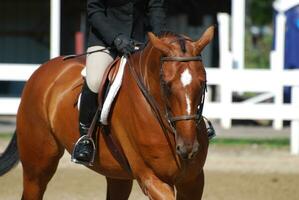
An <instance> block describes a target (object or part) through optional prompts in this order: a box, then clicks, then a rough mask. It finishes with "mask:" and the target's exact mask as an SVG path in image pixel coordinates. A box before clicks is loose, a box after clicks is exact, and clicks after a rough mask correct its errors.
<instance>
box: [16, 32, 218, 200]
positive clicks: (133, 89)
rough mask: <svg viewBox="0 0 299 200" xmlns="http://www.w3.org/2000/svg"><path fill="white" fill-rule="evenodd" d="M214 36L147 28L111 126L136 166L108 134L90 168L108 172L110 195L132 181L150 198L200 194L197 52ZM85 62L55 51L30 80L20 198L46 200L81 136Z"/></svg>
mask: <svg viewBox="0 0 299 200" xmlns="http://www.w3.org/2000/svg"><path fill="white" fill-rule="evenodd" d="M213 35H214V27H210V28H208V29H207V30H206V31H205V32H204V34H203V35H202V37H201V38H200V39H198V40H197V41H192V40H191V39H190V38H188V37H186V36H181V35H177V34H173V33H170V32H168V33H165V34H162V35H161V36H159V37H158V36H155V35H154V34H152V33H149V34H148V37H149V42H148V43H147V45H146V46H145V47H144V48H143V49H142V50H140V51H138V52H136V53H134V54H133V55H131V56H130V57H129V58H128V62H127V64H126V68H125V72H124V77H123V83H122V87H121V88H120V90H119V93H118V95H117V97H116V99H115V103H114V105H113V108H112V110H111V116H110V126H109V127H110V132H111V134H112V135H113V137H114V138H115V140H116V141H117V143H118V145H119V146H120V147H121V150H122V151H123V153H124V155H125V157H126V159H127V161H128V164H129V166H130V169H131V171H127V170H125V169H124V167H123V166H122V165H121V164H120V163H119V162H117V160H116V159H115V158H114V156H113V155H112V153H111V151H110V150H109V148H108V146H107V144H106V142H105V140H104V138H103V133H100V134H99V136H98V138H97V143H98V148H97V155H96V158H95V161H94V165H93V166H89V168H90V169H91V170H94V171H96V172H98V173H99V174H102V175H104V176H106V180H107V185H108V189H107V199H109V200H122V199H123V200H124V199H128V197H129V194H130V192H131V188H132V181H133V179H136V180H137V181H138V183H139V185H140V187H141V189H142V191H143V192H144V194H145V195H147V196H148V197H149V199H153V200H173V199H179V200H190V199H192V200H195V199H201V197H202V193H203V187H204V172H203V166H204V163H205V160H206V156H207V150H208V136H207V132H206V127H205V123H204V121H203V120H202V119H203V118H202V115H201V112H202V106H203V103H202V102H203V99H204V93H205V88H206V74H205V69H204V66H203V63H202V61H201V59H200V56H199V55H200V53H201V51H202V50H203V49H204V47H205V46H206V45H207V44H208V43H209V42H210V41H211V40H212V38H213ZM83 67H84V58H73V59H67V60H64V59H63V57H58V58H55V59H52V60H50V61H48V62H47V63H45V64H43V65H42V66H41V67H40V68H39V69H38V70H36V71H35V72H34V74H33V75H32V76H31V78H30V79H29V80H28V82H27V83H26V86H25V88H24V91H23V94H22V98H21V103H20V107H19V110H18V114H17V128H16V134H17V145H18V152H19V157H20V160H21V163H22V166H23V194H22V199H23V200H39V199H42V198H43V194H44V192H45V190H46V187H47V184H48V182H49V181H50V179H51V178H52V176H53V175H54V173H55V171H56V169H57V166H58V163H59V160H60V158H61V157H62V155H63V154H64V151H65V150H67V151H68V152H72V150H73V147H74V144H75V142H76V141H77V139H78V138H79V132H78V110H77V107H76V102H77V99H78V95H79V93H80V90H81V83H82V81H83V78H82V76H81V74H80V72H81V70H82V68H83ZM133 72H134V73H133ZM136 77H137V79H136ZM138 81H141V83H142V84H141V85H144V88H143V91H142V90H141V88H140V82H139V84H137V82H138ZM145 93H146V94H147V95H148V97H146V94H145ZM149 98H150V99H151V100H152V102H154V104H155V105H156V107H155V108H156V112H154V108H153V107H152V106H151V105H150V103H149V101H148V100H149ZM157 112H158V113H157ZM166 113H167V116H166V117H165V115H166ZM156 115H158V116H160V120H158V119H159V117H157V116H156ZM161 119H162V120H161ZM163 127H164V128H163ZM15 138H16V137H14V139H15ZM174 188H176V191H177V194H176V195H175V190H174Z"/></svg>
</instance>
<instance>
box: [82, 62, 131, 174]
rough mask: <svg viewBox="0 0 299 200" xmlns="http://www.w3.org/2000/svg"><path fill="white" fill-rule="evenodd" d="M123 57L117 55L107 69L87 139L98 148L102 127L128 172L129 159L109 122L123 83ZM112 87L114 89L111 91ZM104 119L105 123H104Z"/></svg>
mask: <svg viewBox="0 0 299 200" xmlns="http://www.w3.org/2000/svg"><path fill="white" fill-rule="evenodd" d="M123 59H125V58H120V57H117V58H116V59H115V60H114V61H113V62H112V63H111V64H110V65H109V66H108V67H107V69H106V70H105V73H104V76H103V79H102V82H101V84H100V89H99V96H98V103H99V106H98V109H97V111H96V114H95V116H94V118H93V120H92V123H91V126H90V128H89V131H88V134H87V135H86V139H88V140H89V141H90V142H92V144H93V146H94V148H96V145H95V143H94V138H97V137H98V134H99V133H100V131H98V130H99V128H100V129H101V130H102V133H103V137H104V140H105V141H106V144H107V146H108V148H109V149H110V152H111V153H112V155H113V156H114V158H115V159H116V160H117V161H118V162H119V163H120V165H121V166H123V167H124V169H126V171H127V172H128V173H130V172H131V168H130V165H129V163H128V160H127V159H126V157H125V155H124V153H123V150H122V149H121V147H120V146H119V145H118V144H117V143H116V141H115V139H114V138H113V136H112V134H110V129H109V126H108V123H107V120H108V115H109V111H110V106H111V105H112V102H113V100H114V97H115V95H116V94H117V92H118V89H119V87H120V85H121V80H119V79H120V78H122V76H123V70H124V66H125V64H126V60H125V61H124V60H123ZM113 83H116V84H117V86H116V87H118V88H115V87H113V86H114V84H113ZM110 89H111V90H114V91H111V90H110ZM110 92H112V93H113V94H112V95H110V94H111V93H110ZM106 99H107V100H108V101H107V104H106V101H105V100H106ZM106 105H107V106H106ZM105 120H106V121H105ZM103 121H104V122H105V123H103ZM95 141H97V140H95ZM95 152H96V151H94V154H93V159H92V162H91V163H90V164H92V163H93V161H94V157H95Z"/></svg>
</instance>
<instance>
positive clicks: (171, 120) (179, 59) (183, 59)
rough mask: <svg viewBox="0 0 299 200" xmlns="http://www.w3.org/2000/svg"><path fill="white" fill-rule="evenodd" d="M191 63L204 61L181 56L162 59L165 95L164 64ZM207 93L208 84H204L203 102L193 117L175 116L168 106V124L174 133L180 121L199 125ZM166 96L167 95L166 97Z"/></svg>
mask: <svg viewBox="0 0 299 200" xmlns="http://www.w3.org/2000/svg"><path fill="white" fill-rule="evenodd" d="M189 61H202V57H201V55H199V56H190V57H180V56H172V57H170V56H169V57H162V58H161V67H160V70H161V71H160V73H161V74H160V77H161V78H160V81H161V83H160V84H161V88H162V90H163V95H164V94H165V90H166V88H165V82H164V79H163V67H162V65H163V63H164V62H189ZM206 91H207V85H206V82H205V83H204V87H203V89H202V90H201V101H200V102H199V104H198V106H197V112H196V114H193V115H180V116H173V114H172V112H171V110H170V109H169V107H168V106H166V109H165V110H166V115H165V116H166V119H167V122H168V123H169V125H170V127H171V129H172V131H173V132H174V133H176V126H175V123H176V122H178V121H186V120H195V121H196V124H197V125H198V124H199V122H200V121H201V119H202V111H203V106H204V101H205V92H206ZM164 96H165V95H164Z"/></svg>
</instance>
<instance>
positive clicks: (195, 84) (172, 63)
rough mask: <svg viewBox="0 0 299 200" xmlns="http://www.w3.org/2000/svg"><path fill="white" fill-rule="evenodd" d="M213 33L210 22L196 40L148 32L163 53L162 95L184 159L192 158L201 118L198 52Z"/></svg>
mask: <svg viewBox="0 0 299 200" xmlns="http://www.w3.org/2000/svg"><path fill="white" fill-rule="evenodd" d="M213 35H214V27H213V26H212V27H210V28H208V29H207V30H206V31H205V33H204V34H203V35H202V37H201V38H200V39H198V40H197V41H192V40H191V39H190V38H188V37H185V36H179V35H175V34H165V35H163V36H161V37H156V36H155V35H154V34H152V33H149V34H148V36H149V40H150V42H151V43H152V45H153V46H154V47H155V48H156V49H158V50H159V51H160V52H161V55H162V57H161V72H160V81H161V89H162V96H163V98H164V102H165V104H166V113H167V114H166V115H167V118H168V121H169V124H170V126H171V127H172V129H173V132H174V133H175V139H176V151H177V153H178V154H179V155H180V156H181V158H183V159H187V158H189V159H190V158H192V157H193V156H194V155H195V154H196V153H197V152H198V150H199V142H198V137H197V136H198V135H197V134H198V133H199V130H198V124H199V122H200V120H202V109H203V103H204V94H205V90H206V73H205V69H204V66H203V63H202V60H201V56H200V54H201V52H202V50H203V49H204V47H205V46H206V45H207V44H209V42H210V41H211V40H212V38H213Z"/></svg>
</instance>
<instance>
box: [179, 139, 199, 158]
mask: <svg viewBox="0 0 299 200" xmlns="http://www.w3.org/2000/svg"><path fill="white" fill-rule="evenodd" d="M198 150H199V144H198V142H195V143H194V144H191V143H183V144H177V145H176V152H177V154H178V155H179V156H180V157H181V158H182V159H183V160H187V159H192V158H194V157H195V155H196V154H197V152H198Z"/></svg>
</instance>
